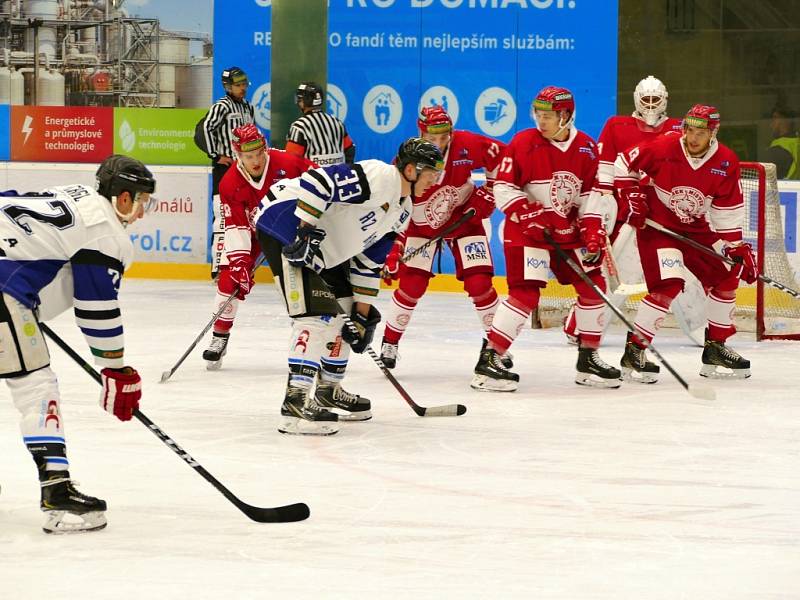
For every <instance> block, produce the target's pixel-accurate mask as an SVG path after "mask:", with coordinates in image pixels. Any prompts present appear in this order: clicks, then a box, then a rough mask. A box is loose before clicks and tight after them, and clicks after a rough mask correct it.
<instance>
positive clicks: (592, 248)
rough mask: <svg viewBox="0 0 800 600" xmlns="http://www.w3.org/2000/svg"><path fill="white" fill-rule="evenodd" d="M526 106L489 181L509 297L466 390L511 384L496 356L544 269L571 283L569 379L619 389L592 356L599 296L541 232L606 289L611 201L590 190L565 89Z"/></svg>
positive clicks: (527, 307) (525, 311) (588, 148)
mask: <svg viewBox="0 0 800 600" xmlns="http://www.w3.org/2000/svg"><path fill="white" fill-rule="evenodd" d="M532 111H533V118H534V120H535V122H536V128H533V129H526V130H524V131H521V132H519V133H517V134H516V135H515V136H514V138H513V139H512V140H511V143H510V144H509V145H508V148H507V149H506V152H505V154H504V155H503V159H502V162H501V163H500V168H499V169H498V173H497V181H496V183H495V186H494V189H495V197H496V199H497V207H498V208H499V209H500V210H502V211H503V212H504V213H505V215H506V221H505V225H504V230H503V247H504V250H505V256H506V271H507V279H508V298H507V299H506V300H505V301H504V302H503V303H502V304H501V305H500V307H499V308H498V309H497V314H496V315H495V318H494V322H493V323H492V329H491V331H490V332H489V344H488V346H487V347H486V348H484V349H483V350H482V351H481V354H480V358H479V359H478V364H477V365H476V366H475V377H474V378H473V380H472V387H473V388H475V389H479V390H488V391H514V390H515V389H517V386H518V383H519V375H517V374H516V373H512V372H511V371H509V370H508V369H507V368H506V367H505V366H504V365H503V364H502V360H501V356H502V355H503V354H504V353H505V352H506V351H507V350H508V348H509V347H510V346H511V344H512V343H513V342H514V340H515V339H516V337H517V336H518V335H519V333H520V331H521V330H522V328H523V327H524V323H525V322H526V320H527V319H528V317H529V316H530V314H531V312H532V311H533V310H534V309H535V308H537V307H538V305H539V298H540V294H541V290H542V288H544V287H545V286H546V285H547V281H548V277H549V275H548V272H549V271H552V272H553V273H554V274H555V276H556V278H557V279H558V281H559V282H560V283H562V284H570V285H572V286H574V287H575V291H576V292H577V294H578V302H577V308H576V318H577V322H578V331H579V334H578V335H579V348H578V361H577V366H576V370H577V374H576V377H575V382H576V383H579V384H581V385H589V386H594V387H619V385H620V382H621V375H620V372H619V370H618V369H615V368H614V367H612V366H610V365H608V364H606V363H605V362H603V361H602V360H601V359H600V357H599V356H598V354H597V348H598V347H599V345H600V337H601V335H602V323H601V321H602V315H603V309H604V305H603V301H602V299H601V298H600V297H599V296H598V295H597V293H596V292H595V291H594V289H593V288H592V287H591V286H589V285H587V284H586V283H585V282H584V281H583V280H582V279H580V278H579V277H578V276H577V275H576V274H575V273H574V271H572V269H571V268H570V267H569V265H568V264H567V263H566V261H563V260H562V259H561V258H560V257H559V255H558V254H557V251H556V249H555V247H554V245H553V244H551V243H550V241H549V240H548V238H547V237H546V236H545V232H548V233H549V236H550V238H551V239H552V241H553V242H555V243H557V244H558V245H559V246H560V247H561V249H563V250H564V251H565V252H566V253H567V254H569V255H570V256H571V257H572V259H573V260H574V261H576V262H579V263H583V265H584V269H585V270H586V274H587V275H588V276H589V277H590V278H591V279H592V281H593V283H594V284H595V285H596V286H597V287H598V288H599V289H601V290H605V280H604V279H603V275H602V272H601V269H600V263H601V261H602V257H603V252H604V249H605V237H606V232H605V230H604V228H603V223H604V219H605V218H606V217H607V214H608V212H609V211H610V210H611V209H612V206H611V204H612V203H613V200H611V196H609V195H602V194H600V193H599V192H598V191H597V190H596V189H593V186H594V182H595V176H596V174H597V161H598V156H597V146H596V144H595V143H594V140H592V138H590V137H589V136H588V135H586V134H585V133H583V132H581V131H578V129H577V128H575V126H574V116H575V100H574V98H573V96H572V93H571V92H570V91H569V90H567V89H565V88H560V87H553V86H549V87H546V88H544V89H543V90H541V91H540V92H539V93H538V94H537V96H536V99H535V100H534V102H533V106H532Z"/></svg>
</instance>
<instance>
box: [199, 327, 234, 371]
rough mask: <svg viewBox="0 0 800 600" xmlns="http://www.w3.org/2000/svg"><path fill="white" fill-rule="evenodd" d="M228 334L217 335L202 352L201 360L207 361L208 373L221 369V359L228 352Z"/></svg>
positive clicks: (215, 334) (215, 333) (229, 335)
mask: <svg viewBox="0 0 800 600" xmlns="http://www.w3.org/2000/svg"><path fill="white" fill-rule="evenodd" d="M230 337H231V334H230V333H217V332H216V331H215V332H214V336H213V337H212V338H211V345H209V347H208V349H206V350H205V351H203V360H205V361H208V362H207V364H206V369H208V370H209V371H219V370H220V369H221V368H222V357H223V356H225V353H226V352H227V351H228V339H229V338H230Z"/></svg>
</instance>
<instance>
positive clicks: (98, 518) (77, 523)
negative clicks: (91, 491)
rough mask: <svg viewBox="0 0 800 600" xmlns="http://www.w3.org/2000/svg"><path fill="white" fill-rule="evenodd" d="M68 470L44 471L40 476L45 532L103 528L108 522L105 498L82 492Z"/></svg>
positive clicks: (76, 531)
mask: <svg viewBox="0 0 800 600" xmlns="http://www.w3.org/2000/svg"><path fill="white" fill-rule="evenodd" d="M76 485H77V482H73V481H72V480H71V479H70V477H69V472H68V471H45V472H44V474H43V475H42V477H41V486H42V501H41V504H40V507H41V509H42V512H44V513H46V514H47V521H46V522H45V524H44V525H42V529H43V530H44V532H45V533H56V534H61V533H81V532H84V531H97V530H98V529H103V528H104V527H105V526H106V525H107V524H108V522H107V521H106V515H105V510H106V503H105V500H100V499H98V498H92V497H91V496H87V495H85V494H81V493H80V492H79V491H78V490H77V488H76V487H75V486H76Z"/></svg>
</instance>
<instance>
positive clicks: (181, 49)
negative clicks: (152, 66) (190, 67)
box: [158, 36, 189, 65]
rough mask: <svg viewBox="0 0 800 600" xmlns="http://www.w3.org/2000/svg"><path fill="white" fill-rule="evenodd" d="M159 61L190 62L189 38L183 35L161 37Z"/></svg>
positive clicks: (177, 63) (183, 63) (169, 62)
mask: <svg viewBox="0 0 800 600" xmlns="http://www.w3.org/2000/svg"><path fill="white" fill-rule="evenodd" d="M158 62H160V63H167V64H172V65H186V64H189V40H188V39H187V38H182V37H164V36H161V37H159V39H158Z"/></svg>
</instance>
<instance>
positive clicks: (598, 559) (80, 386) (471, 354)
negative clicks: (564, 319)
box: [0, 280, 800, 600]
mask: <svg viewBox="0 0 800 600" xmlns="http://www.w3.org/2000/svg"><path fill="white" fill-rule="evenodd" d="M122 297H123V309H124V318H125V323H126V354H127V356H128V361H129V362H130V364H132V365H134V366H136V367H137V368H138V369H139V370H140V372H141V374H142V377H143V379H144V381H145V391H144V398H143V402H142V411H143V412H144V413H145V414H146V415H147V416H148V417H150V418H151V419H152V420H153V421H155V423H157V424H158V425H159V426H161V428H162V429H164V430H165V431H166V432H167V433H168V434H169V435H171V436H172V437H173V438H175V440H176V441H177V442H178V443H179V444H180V445H181V446H183V448H184V449H186V450H187V451H188V452H189V453H190V454H192V455H193V456H194V457H195V458H196V459H197V460H198V461H199V462H200V464H201V465H203V466H204V467H205V468H206V469H208V470H209V471H210V472H211V473H212V474H213V475H215V476H216V477H217V478H218V479H219V480H220V481H222V483H224V484H225V485H226V486H227V487H228V488H229V489H231V490H232V491H233V492H234V493H235V494H237V495H238V496H239V497H240V498H241V499H242V500H244V501H246V502H249V503H250V504H254V505H259V506H277V505H282V504H289V503H292V502H298V501H303V502H306V503H308V504H309V505H310V507H311V518H310V519H309V520H307V521H304V522H300V523H294V524H257V523H253V522H251V521H249V520H248V519H247V518H246V517H245V516H244V515H243V514H241V513H240V512H239V511H238V510H237V509H236V508H235V507H234V506H233V505H231V504H230V503H229V502H228V501H227V500H226V499H225V498H224V497H223V496H222V495H221V494H220V493H219V492H217V490H215V489H214V488H213V487H212V486H211V485H209V484H208V483H207V482H206V481H205V480H204V479H202V478H201V477H200V476H199V475H198V474H197V473H195V472H194V471H193V470H192V469H191V468H189V467H188V466H187V465H186V464H185V463H183V462H182V461H181V460H180V459H179V458H178V457H177V456H175V455H174V454H173V453H172V452H171V451H170V450H169V449H168V448H167V447H166V446H164V445H163V444H162V443H161V442H160V441H159V440H158V439H156V437H155V436H153V435H152V433H150V432H149V431H147V430H146V429H145V428H144V427H143V426H142V425H141V424H140V423H139V422H138V421H132V422H130V423H125V424H123V423H120V422H119V421H117V420H116V419H114V418H112V417H110V416H108V415H107V414H105V413H104V412H102V410H101V409H100V408H99V407H98V405H97V396H98V386H97V385H96V384H95V383H94V382H93V381H92V380H91V379H90V378H89V377H88V375H87V374H86V373H84V372H83V371H82V370H81V369H80V368H79V367H78V366H77V365H76V364H75V363H73V362H72V361H71V359H69V358H68V357H66V356H65V355H64V354H63V353H62V352H61V351H60V350H59V349H58V348H57V347H55V346H54V345H52V344H51V354H52V358H53V360H52V362H53V366H54V368H55V370H56V372H57V373H58V375H59V379H60V382H61V391H62V399H63V407H62V412H63V416H64V418H65V420H66V426H67V436H68V452H69V458H70V461H71V469H72V474H73V476H74V477H75V478H76V479H77V480H79V481H80V482H81V486H80V488H81V489H82V490H83V491H85V492H87V493H89V494H92V495H96V496H99V497H101V498H104V499H106V500H107V501H108V503H109V510H108V521H109V525H108V528H107V529H105V530H104V531H101V532H96V533H89V534H82V535H72V536H59V537H55V536H47V535H45V534H44V533H42V531H41V529H40V526H41V524H42V522H43V521H44V517H43V515H42V514H41V513H40V512H39V510H38V485H37V481H36V476H35V472H34V468H33V462H32V460H31V459H30V456H29V455H28V453H27V451H26V450H25V448H24V446H23V444H22V442H21V439H20V436H19V432H18V429H17V427H18V414H17V412H16V410H15V408H14V407H13V405H12V403H11V400H10V396H9V394H8V391H7V390H5V388H4V386H3V388H4V390H5V391H4V392H3V401H0V456H2V461H0V485H2V493H1V494H0V598H2V599H4V600H12V599H13V600H17V599H39V598H47V599H62V598H63V599H70V600H73V599H76V598H90V599H95V598H97V599H103V600H111V599H117V598H126V599H127V598H136V599H149V598H166V599H183V598H191V599H193V600H200V599H205V598H209V599H212V598H213V599H215V600H216V599H222V598H224V599H231V598H235V599H239V598H248V599H249V598H259V599H264V598H300V599H302V598H315V599H316V598H370V599H371V598H415V599H417V598H425V599H427V598H437V599H438V598H526V599H527V598H532V599H537V600H538V599H559V600H560V599H569V600H582V599H591V600H606V599H608V600H611V599H613V600H623V599H631V600H641V599H665V600H666V599H668V600H678V599H686V600H696V599H703V600H711V599H719V600H738V599H744V598H747V599H753V600H777V599H786V600H789V599H792V600H796V599H797V598H800V464H799V462H798V444H800V434H798V424H800V407H799V405H800V403H798V394H797V391H796V390H797V381H798V365H800V361H799V360H798V352H800V344H797V343H792V342H769V343H760V344H759V343H756V342H755V341H753V340H752V338H751V336H750V335H749V334H740V335H737V336H736V337H735V338H734V339H733V340H732V346H733V347H735V348H736V349H737V350H739V351H740V352H741V353H742V354H743V355H745V356H746V357H748V358H750V359H751V361H752V363H753V369H752V370H753V377H752V378H751V379H749V380H747V381H739V382H731V381H724V382H712V385H713V387H714V388H715V389H716V392H717V399H716V401H714V402H706V401H701V400H697V399H695V398H693V397H691V396H689V395H688V394H687V393H686V392H685V391H684V390H683V388H681V387H680V386H679V384H678V383H677V382H676V381H674V380H673V379H672V378H670V376H669V375H668V374H667V373H666V372H665V371H664V370H663V369H662V377H661V381H660V382H659V383H658V384H656V385H653V386H642V385H632V384H630V385H624V386H623V387H622V388H621V389H618V390H597V389H586V388H582V387H579V386H576V385H575V384H574V383H573V376H574V362H575V350H574V348H572V347H568V346H566V345H565V344H564V343H563V340H562V336H561V335H560V333H559V332H558V331H556V330H552V329H550V330H524V331H523V332H522V334H521V335H520V337H519V338H518V340H517V342H516V343H515V344H514V346H513V348H512V351H513V353H514V356H515V362H516V365H517V367H516V370H518V371H519V373H520V374H521V378H522V381H521V385H520V389H519V391H517V392H516V393H513V394H487V393H480V392H476V391H472V390H471V389H470V388H469V381H470V378H471V374H472V369H473V367H474V363H475V361H476V359H477V355H478V350H479V348H480V334H479V333H478V330H477V325H478V321H477V319H476V317H475V314H474V311H473V310H472V308H471V304H470V302H469V301H468V299H467V298H466V296H463V295H458V294H433V293H432V294H429V295H428V296H427V297H426V298H425V299H424V300H423V301H422V302H421V304H420V306H419V308H418V310H417V311H416V313H415V315H414V319H413V321H412V323H411V326H410V328H409V330H408V332H407V334H406V336H405V338H404V339H403V340H402V344H401V347H400V353H401V360H400V363H399V364H398V368H397V369H396V371H395V374H396V376H397V378H398V379H399V381H400V382H401V383H402V385H403V386H405V387H406V389H407V390H408V391H409V393H410V394H411V395H412V396H413V398H414V399H415V400H416V401H417V402H418V403H419V404H422V405H438V404H449V403H454V402H459V403H463V404H465V405H467V407H468V412H467V414H466V415H464V416H461V417H453V418H420V417H417V416H416V415H415V414H414V413H413V412H412V411H411V409H410V408H409V407H408V405H407V404H406V403H405V402H404V401H403V399H402V398H401V397H400V396H399V395H398V394H397V392H396V391H395V390H394V388H393V387H392V386H391V385H390V384H389V382H388V381H387V380H386V379H385V377H384V376H383V374H382V373H381V371H380V370H379V369H378V368H377V367H376V366H375V364H373V363H372V361H371V360H370V359H369V357H368V356H356V357H354V358H353V359H352V360H351V364H350V369H349V374H348V377H347V379H346V380H345V383H346V387H347V388H348V389H350V390H352V391H356V392H358V393H360V394H362V395H365V396H367V397H369V398H371V399H372V401H373V413H374V418H373V420H371V421H368V422H363V423H344V424H342V427H341V431H340V432H339V434H337V435H335V436H332V437H328V438H316V439H315V438H299V437H289V436H283V435H280V434H279V433H278V432H277V431H276V426H277V424H278V412H279V406H280V403H281V401H282V398H283V390H284V385H285V382H286V368H285V348H286V344H287V336H288V320H287V318H286V317H285V316H284V315H283V312H282V309H281V307H280V305H279V304H278V297H277V294H275V292H274V288H273V286H271V285H261V286H258V287H257V288H256V289H255V290H254V292H253V293H252V296H251V298H250V299H248V301H247V302H246V303H245V304H244V305H242V306H241V309H240V313H239V314H240V316H239V319H238V321H237V323H236V326H235V329H234V331H233V335H232V337H231V344H230V347H229V348H230V349H229V352H228V355H227V356H226V358H225V363H224V366H223V369H222V370H221V371H218V372H208V371H206V370H205V366H204V363H203V361H202V359H201V356H200V354H201V351H202V349H203V348H204V347H205V346H206V345H207V339H206V340H204V341H203V343H202V344H200V346H198V349H197V351H196V352H195V353H194V354H193V355H191V356H190V357H189V358H188V359H187V361H186V362H185V363H184V364H183V366H182V367H181V368H180V369H179V370H178V371H177V372H176V373H175V375H174V376H173V377H172V379H171V380H170V381H169V382H168V383H166V384H159V383H158V380H159V378H160V375H161V373H162V371H164V370H166V369H169V368H170V367H171V366H172V365H173V364H174V363H175V362H176V361H177V359H178V358H179V357H180V355H181V354H182V353H183V351H184V350H185V349H186V348H187V347H188V345H189V344H190V342H191V341H192V340H193V339H194V338H195V336H196V335H197V334H198V333H199V332H200V330H201V329H202V327H203V325H204V324H205V323H206V322H207V321H208V319H209V317H210V314H211V311H210V308H211V307H210V304H211V302H212V297H213V288H212V287H211V285H210V283H204V282H171V281H161V282H158V281H141V280H126V281H125V283H124V285H123V291H122ZM388 300H389V295H388V294H384V295H383V297H382V298H381V299H380V301H379V307H380V308H384V307H386V305H387V302H388ZM51 326H52V327H53V328H54V330H56V332H58V333H59V334H60V335H62V337H63V338H64V339H66V340H67V341H68V342H69V343H70V344H71V345H72V346H73V347H74V348H75V349H77V350H78V351H79V352H80V353H81V354H82V355H83V356H88V349H87V347H86V344H85V342H84V340H83V338H82V336H81V335H80V332H79V330H78V329H77V327H76V326H75V324H74V322H73V320H72V317H71V315H69V314H65V315H62V316H61V317H59V318H58V319H56V320H54V321H52V322H51ZM623 339H624V337H623V334H622V332H621V331H615V332H614V333H613V334H612V335H610V336H609V337H608V339H607V342H606V345H605V347H604V348H603V350H602V356H603V357H604V358H605V359H606V360H607V361H608V362H612V363H616V362H617V361H618V360H619V357H620V354H621V350H622V342H623ZM657 345H658V347H659V348H660V349H661V351H662V353H663V355H664V356H665V357H666V358H667V360H669V361H670V362H671V363H672V364H673V366H674V367H675V368H676V369H677V370H678V371H679V372H680V373H682V374H683V375H684V376H685V377H686V378H687V379H688V381H689V382H690V383H695V384H697V383H707V382H706V381H705V380H703V379H702V378H700V377H699V375H698V371H699V366H700V353H701V350H700V349H699V348H696V347H690V346H689V345H688V344H687V343H686V342H685V341H684V338H682V337H681V335H680V334H679V333H678V332H676V331H667V332H664V334H663V335H661V336H660V337H659V338H658V339H657ZM376 347H377V344H376ZM0 385H1V384H0Z"/></svg>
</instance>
